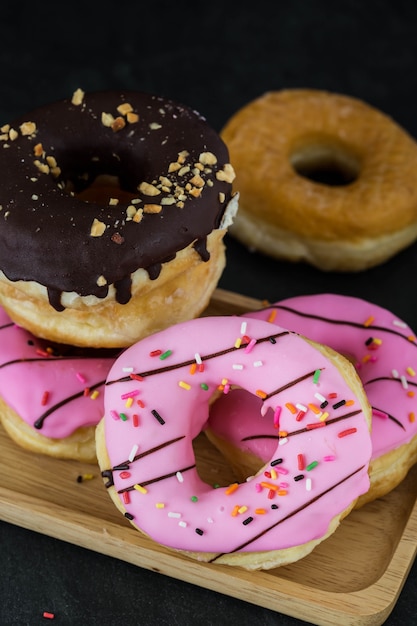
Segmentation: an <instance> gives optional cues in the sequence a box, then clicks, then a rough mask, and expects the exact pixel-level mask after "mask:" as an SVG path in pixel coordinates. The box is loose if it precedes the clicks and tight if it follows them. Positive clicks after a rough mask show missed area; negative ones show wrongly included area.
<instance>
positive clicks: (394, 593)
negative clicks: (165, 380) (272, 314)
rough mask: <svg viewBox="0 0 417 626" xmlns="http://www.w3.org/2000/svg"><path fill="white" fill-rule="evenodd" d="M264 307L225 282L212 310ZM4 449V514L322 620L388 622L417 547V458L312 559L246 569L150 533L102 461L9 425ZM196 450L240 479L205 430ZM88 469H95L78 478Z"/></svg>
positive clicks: (214, 474) (2, 437)
mask: <svg viewBox="0 0 417 626" xmlns="http://www.w3.org/2000/svg"><path fill="white" fill-rule="evenodd" d="M260 306H261V303H260V302H259V301H257V300H253V299H249V298H246V297H243V296H239V295H237V294H233V293H230V292H226V291H223V290H217V291H216V293H215V294H214V297H213V298H212V301H211V304H210V307H209V309H208V310H207V311H206V313H207V314H210V315H211V314H215V315H225V314H240V313H244V312H246V311H249V310H251V309H252V310H253V309H256V308H259V307H260ZM0 449H1V454H0V472H1V475H2V476H3V477H4V478H5V480H3V481H2V486H1V487H0V518H1V519H2V520H4V521H6V522H10V523H12V524H16V525H18V526H21V527H24V528H28V529H30V530H34V531H36V532H39V533H43V534H46V535H49V536H51V537H55V538H58V539H61V540H64V541H68V542H70V543H73V544H76V545H78V546H81V547H84V548H87V549H90V550H95V551H97V552H100V553H103V554H106V555H109V556H112V557H115V558H118V559H122V560H125V561H127V562H129V563H132V564H134V565H137V566H139V567H142V568H146V569H150V570H153V571H156V572H159V573H161V574H165V575H166V576H171V577H173V578H177V579H180V580H183V581H186V582H188V583H192V584H194V585H199V586H202V587H206V588H208V589H211V590H214V591H217V592H219V593H223V594H228V595H230V596H233V597H236V598H239V599H241V600H245V601H247V602H250V603H253V604H256V605H259V606H262V607H266V608H268V609H270V610H273V611H277V612H280V613H285V614H288V615H291V616H293V617H297V618H299V619H302V620H305V621H307V622H312V623H314V624H318V625H326V626H334V624H340V625H341V626H346V625H356V624H358V625H365V624H366V625H367V626H370V625H373V624H382V623H383V622H384V621H385V620H386V619H387V617H388V615H389V614H390V612H391V610H392V609H393V607H394V605H395V602H396V600H397V598H398V596H399V594H400V592H401V589H402V587H403V584H404V582H405V579H406V577H407V574H408V572H409V570H410V568H411V565H412V563H413V561H414V558H415V556H416V550H417V465H416V466H414V468H413V469H412V470H411V471H410V472H409V474H408V476H407V478H406V479H405V480H404V481H403V482H402V483H401V484H400V485H399V486H398V487H397V488H396V489H395V490H393V491H392V492H391V493H390V494H389V495H387V496H385V497H384V498H381V499H380V500H377V501H375V502H372V503H370V504H368V505H366V506H365V507H363V508H362V509H360V510H358V511H353V512H352V513H351V514H350V515H349V516H348V517H347V518H346V519H345V520H343V522H342V524H341V525H340V526H339V528H338V530H337V531H336V532H335V533H334V535H332V536H331V537H330V538H329V539H327V540H326V541H324V542H323V543H322V544H321V545H320V546H318V547H317V548H316V549H315V550H314V551H313V553H312V554H310V555H309V556H307V557H306V558H304V559H302V560H301V561H298V562H297V563H294V564H293V565H289V566H285V567H281V568H277V569H274V570H269V571H265V572H263V571H261V572H247V571H245V570H241V569H239V568H231V567H227V566H221V565H216V564H204V563H198V562H196V561H192V560H189V559H187V558H185V557H182V556H180V555H178V554H176V553H175V552H172V551H169V550H167V549H165V548H163V547H161V546H159V545H157V544H155V543H154V542H153V541H152V540H150V539H147V538H145V537H143V536H142V535H141V534H140V533H139V532H137V531H136V530H135V529H133V528H132V526H131V525H130V524H129V522H128V521H127V520H126V519H125V518H124V517H123V516H122V515H121V514H120V513H119V511H118V510H117V509H116V507H115V506H114V505H113V503H112V501H111V500H110V498H109V496H108V494H107V492H106V489H105V487H104V484H103V481H102V479H101V477H100V473H99V471H98V468H97V467H96V466H94V465H87V464H81V463H78V462H75V461H62V460H57V459H52V458H49V457H46V456H45V457H44V456H40V455H36V457H35V455H34V454H32V453H30V452H27V451H25V450H23V449H22V448H19V447H18V446H16V445H15V444H14V442H12V441H11V440H10V439H9V437H8V436H7V435H6V434H5V432H4V431H3V430H2V429H0ZM195 449H196V460H197V467H198V470H199V472H200V474H201V476H202V478H203V479H205V480H207V481H208V482H210V483H213V482H215V481H217V480H218V479H220V478H221V480H224V481H228V482H232V481H233V479H234V477H233V474H232V471H231V469H230V468H229V467H228V466H227V464H226V463H225V461H224V460H223V458H222V457H221V456H220V455H219V454H218V453H217V451H216V450H214V449H213V448H212V447H211V445H210V444H209V443H208V441H207V440H206V438H205V437H204V435H200V436H199V437H198V439H197V441H196V445H195ZM83 474H93V476H94V478H93V479H92V480H84V481H82V482H78V481H77V477H78V476H79V475H83ZM6 477H7V478H6Z"/></svg>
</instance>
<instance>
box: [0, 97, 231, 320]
mask: <svg viewBox="0 0 417 626" xmlns="http://www.w3.org/2000/svg"><path fill="white" fill-rule="evenodd" d="M122 103H129V104H130V105H131V106H132V107H133V111H134V112H135V113H137V114H138V115H139V120H138V121H137V122H136V123H128V122H126V125H125V127H124V128H122V129H121V130H119V131H117V132H115V131H114V130H112V128H110V127H107V126H105V125H104V124H103V123H102V121H101V116H102V113H103V112H105V113H111V114H112V115H113V117H115V118H116V117H117V116H119V113H118V112H117V107H118V106H119V105H120V104H122ZM26 122H33V123H35V124H36V131H35V133H34V134H33V135H27V136H25V135H22V133H21V132H20V126H21V125H22V124H24V123H26ZM10 126H11V128H12V129H14V130H16V131H17V133H18V136H17V137H16V138H15V139H14V140H11V139H10V138H7V137H6V138H5V137H4V136H3V138H2V139H3V142H4V144H5V145H7V147H3V146H2V149H1V150H0V170H1V172H2V183H1V186H0V205H1V211H0V269H1V270H2V271H3V272H4V274H5V276H6V277H7V278H8V279H9V280H11V281H17V280H23V281H36V282H38V283H40V284H42V285H44V286H46V288H47V291H48V295H49V300H50V303H51V305H52V306H53V307H54V308H55V309H57V310H62V308H63V306H62V304H61V293H62V292H76V293H78V294H79V295H81V296H87V295H90V294H92V295H94V296H97V297H99V298H104V297H105V296H106V295H107V293H108V287H109V285H110V284H114V285H115V287H116V298H117V300H118V302H120V303H122V304H123V303H126V302H128V301H129V299H130V296H131V274H132V273H133V272H135V271H136V270H137V269H139V268H143V269H145V270H146V271H148V274H149V276H150V278H151V279H156V278H157V277H158V275H159V273H160V271H161V266H162V264H163V263H165V262H167V261H169V260H170V259H173V258H174V257H175V255H176V253H177V252H178V251H179V250H182V249H183V248H185V247H187V246H188V245H190V244H192V243H193V242H194V247H195V249H196V251H197V252H198V254H200V256H201V258H202V260H203V261H205V260H207V259H208V257H209V255H208V253H207V249H206V237H207V235H208V234H209V233H210V232H211V231H212V230H213V229H215V228H218V227H219V224H220V222H221V219H222V216H223V213H224V211H225V208H226V206H227V204H228V202H229V201H230V198H231V195H232V190H231V183H230V182H227V181H225V180H218V179H217V178H216V172H218V171H219V170H222V169H223V168H224V166H225V165H226V164H228V161H229V155H228V150H227V148H226V146H225V144H224V143H223V141H222V140H221V139H220V137H219V135H218V134H217V132H216V131H214V130H213V129H212V128H210V126H209V125H208V124H207V122H206V120H205V119H204V118H203V117H202V116H201V115H200V114H199V113H197V112H196V111H193V110H191V109H190V108H188V107H186V106H183V105H181V104H178V103H175V102H173V101H171V100H168V99H164V98H161V97H157V96H154V95H151V94H144V93H138V92H98V93H91V94H86V95H85V97H84V100H83V102H82V104H80V105H74V104H72V103H71V99H67V100H63V101H60V102H56V103H53V104H50V105H46V106H43V107H40V108H38V109H36V110H35V111H32V112H31V113H29V114H27V115H25V116H24V117H22V118H20V119H17V120H14V121H13V122H12V123H11V124H10ZM37 144H42V148H43V151H44V153H43V155H42V156H39V157H36V156H35V155H34V147H35V146H36V145H37ZM182 151H187V153H188V156H186V160H185V163H184V165H190V171H189V172H186V173H182V175H180V174H179V173H178V171H177V172H173V173H168V171H169V165H170V163H173V162H176V161H177V159H178V154H179V153H181V152H182ZM205 152H210V153H213V154H214V155H215V156H216V158H217V163H215V164H214V165H207V166H206V167H205V168H204V170H203V171H202V172H200V175H201V177H202V179H203V180H204V181H205V184H204V186H203V188H202V191H201V194H200V196H199V197H194V196H193V195H191V194H189V193H188V192H185V195H186V199H185V200H184V206H183V207H180V206H177V205H176V204H175V203H174V204H169V205H163V206H162V210H161V211H160V212H159V213H153V214H150V213H144V214H143V218H142V220H141V221H140V222H139V223H137V222H135V221H133V220H132V219H130V220H129V219H128V220H127V219H126V217H127V213H126V210H127V207H128V206H129V205H130V202H129V200H126V199H123V200H120V201H119V203H118V204H117V205H116V206H110V205H109V204H107V203H104V202H98V201H94V202H91V201H90V202H86V201H85V200H82V199H81V198H79V197H78V196H77V194H78V193H81V192H82V191H83V189H85V188H87V187H89V186H90V185H91V183H92V182H93V180H94V179H95V178H96V176H98V175H101V174H106V175H111V176H115V177H117V178H118V180H119V184H120V187H121V188H122V189H123V190H124V191H127V192H130V193H131V194H133V196H134V197H135V198H139V199H140V202H139V203H138V204H135V205H134V206H135V207H136V208H141V207H143V206H144V205H145V204H158V203H160V201H161V199H162V198H165V197H167V196H169V195H170V194H169V193H168V192H167V191H161V193H160V194H159V195H157V196H149V195H146V194H144V193H142V192H140V191H138V186H139V185H140V184H141V183H142V182H146V183H149V184H158V183H159V177H160V176H166V177H167V178H169V179H170V180H171V182H172V183H173V185H174V186H175V185H176V184H178V185H181V187H185V185H186V184H187V182H188V181H189V180H190V179H192V177H193V175H194V174H193V168H194V164H195V163H197V162H198V160H199V155H200V154H201V153H205ZM46 157H54V158H55V160H56V164H57V166H58V167H59V168H60V170H61V173H60V175H59V176H57V177H54V176H53V175H52V174H51V173H42V172H40V171H39V169H38V167H37V166H36V164H35V161H36V160H38V161H40V162H42V163H43V164H44V163H46ZM68 181H70V183H71V184H72V186H73V189H74V192H75V193H74V194H73V195H72V194H71V193H70V192H69V191H68V190H67V189H68V185H67V183H68ZM219 194H220V195H219ZM171 195H172V194H171ZM94 219H96V220H98V221H99V222H102V223H103V224H105V226H106V228H105V230H104V233H103V234H102V235H101V236H92V235H91V227H92V223H93V220H94ZM103 276H104V278H105V280H106V284H104V285H103V284H101V282H103V281H101V282H100V281H99V283H100V285H98V284H97V281H98V279H99V277H103Z"/></svg>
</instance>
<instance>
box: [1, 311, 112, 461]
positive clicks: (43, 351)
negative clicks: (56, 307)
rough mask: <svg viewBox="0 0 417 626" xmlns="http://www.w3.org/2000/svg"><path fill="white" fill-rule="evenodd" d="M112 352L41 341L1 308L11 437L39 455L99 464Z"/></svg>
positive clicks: (4, 406)
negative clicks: (98, 447)
mask: <svg viewBox="0 0 417 626" xmlns="http://www.w3.org/2000/svg"><path fill="white" fill-rule="evenodd" d="M112 352H113V351H110V350H103V351H101V350H87V349H81V348H78V349H75V348H73V347H70V346H61V345H57V344H51V343H49V342H47V341H44V340H42V339H38V338H36V337H34V336H33V335H32V334H31V333H29V332H28V331H26V330H24V329H23V328H20V327H18V326H16V325H15V324H14V323H13V322H12V320H11V319H10V318H9V316H8V315H7V314H6V313H5V311H4V310H3V309H2V308H1V307H0V422H1V423H2V424H3V426H4V429H5V430H6V432H7V433H8V435H9V436H10V437H11V438H12V439H13V440H14V441H15V443H17V444H18V445H19V446H21V447H22V448H25V449H27V450H30V451H31V452H34V453H39V454H45V455H47V456H52V457H55V458H62V459H72V460H76V461H83V462H88V463H97V459H96V452H95V427H96V425H97V423H98V422H99V420H100V419H101V418H102V416H103V412H104V408H103V406H104V393H103V391H104V383H105V380H106V377H107V374H108V372H109V370H110V367H111V365H112V364H113V362H114V360H115V358H116V356H117V353H116V352H114V354H112ZM93 355H94V356H93Z"/></svg>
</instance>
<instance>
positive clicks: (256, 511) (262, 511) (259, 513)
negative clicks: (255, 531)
mask: <svg viewBox="0 0 417 626" xmlns="http://www.w3.org/2000/svg"><path fill="white" fill-rule="evenodd" d="M255 513H256V514H257V515H265V513H266V509H255Z"/></svg>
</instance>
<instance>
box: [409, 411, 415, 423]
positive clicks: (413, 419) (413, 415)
mask: <svg viewBox="0 0 417 626" xmlns="http://www.w3.org/2000/svg"><path fill="white" fill-rule="evenodd" d="M408 420H409V422H410V424H414V422H415V421H416V416H415V413H409V414H408Z"/></svg>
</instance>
